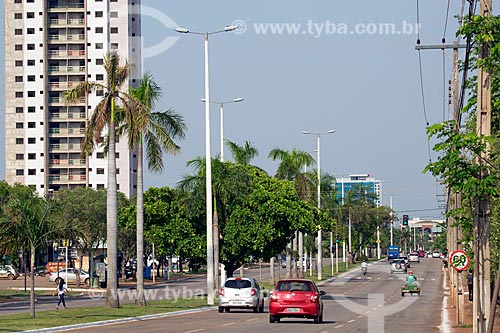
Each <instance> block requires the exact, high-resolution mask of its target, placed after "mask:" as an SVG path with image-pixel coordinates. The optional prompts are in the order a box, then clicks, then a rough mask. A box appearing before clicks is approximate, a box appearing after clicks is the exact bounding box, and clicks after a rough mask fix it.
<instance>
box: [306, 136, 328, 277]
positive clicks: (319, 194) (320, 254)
mask: <svg viewBox="0 0 500 333" xmlns="http://www.w3.org/2000/svg"><path fill="white" fill-rule="evenodd" d="M333 133H335V130H329V131H327V132H317V133H312V132H309V131H302V134H313V135H316V136H317V145H318V148H317V150H318V162H317V164H318V188H317V191H318V209H321V141H320V140H321V139H320V138H321V134H333ZM321 250H322V249H321V226H318V263H317V264H318V280H322V279H323V266H322V259H323V258H322V256H323V253H322V251H321Z"/></svg>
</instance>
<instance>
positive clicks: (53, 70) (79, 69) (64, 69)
mask: <svg viewBox="0 0 500 333" xmlns="http://www.w3.org/2000/svg"><path fill="white" fill-rule="evenodd" d="M48 72H49V74H71V73H78V74H82V73H85V66H49V68H48Z"/></svg>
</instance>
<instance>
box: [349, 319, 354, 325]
mask: <svg viewBox="0 0 500 333" xmlns="http://www.w3.org/2000/svg"><path fill="white" fill-rule="evenodd" d="M355 321H356V319H351V320H349V321H348V323H349V324H350V323H354V322H355Z"/></svg>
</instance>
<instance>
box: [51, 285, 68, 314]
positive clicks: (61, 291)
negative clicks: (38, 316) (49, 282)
mask: <svg viewBox="0 0 500 333" xmlns="http://www.w3.org/2000/svg"><path fill="white" fill-rule="evenodd" d="M66 288H67V287H66V282H65V281H64V279H63V278H61V279H60V280H59V284H58V285H57V289H56V291H55V292H57V293H58V295H59V302H58V303H57V306H56V310H59V305H61V303H62V304H63V306H64V308H65V309H66V302H65V301H64V292H65V291H68V289H66ZM55 292H54V294H55Z"/></svg>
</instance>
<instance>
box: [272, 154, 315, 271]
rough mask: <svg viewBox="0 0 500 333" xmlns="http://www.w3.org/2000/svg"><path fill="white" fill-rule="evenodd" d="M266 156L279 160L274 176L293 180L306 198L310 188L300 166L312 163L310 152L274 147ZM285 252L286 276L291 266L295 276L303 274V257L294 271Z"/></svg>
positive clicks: (288, 254)
mask: <svg viewBox="0 0 500 333" xmlns="http://www.w3.org/2000/svg"><path fill="white" fill-rule="evenodd" d="M268 157H269V158H271V159H272V160H281V162H280V165H279V166H278V170H277V171H276V175H275V177H276V178H279V179H287V180H291V181H294V183H295V188H296V189H297V192H298V193H300V194H302V195H304V197H302V198H303V199H306V197H305V196H307V194H308V193H309V191H308V189H310V181H308V177H307V175H306V174H305V173H302V168H303V167H304V166H310V165H312V164H313V163H314V159H313V157H312V156H311V154H309V153H308V152H305V151H301V150H297V149H295V148H294V149H293V150H292V151H291V152H289V151H286V150H283V149H280V148H274V149H273V150H271V151H270V152H269V156H268ZM300 239H302V233H299V240H300ZM286 253H287V255H286V256H287V257H286V261H287V268H286V269H287V273H286V274H287V277H289V276H291V274H292V271H291V269H292V267H293V268H295V269H294V270H293V273H294V274H295V273H296V275H297V276H303V265H302V259H303V258H302V257H299V272H296V267H297V265H295V264H291V262H292V259H291V253H290V251H286ZM300 253H302V250H300Z"/></svg>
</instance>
